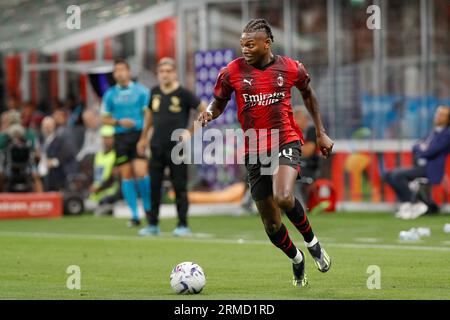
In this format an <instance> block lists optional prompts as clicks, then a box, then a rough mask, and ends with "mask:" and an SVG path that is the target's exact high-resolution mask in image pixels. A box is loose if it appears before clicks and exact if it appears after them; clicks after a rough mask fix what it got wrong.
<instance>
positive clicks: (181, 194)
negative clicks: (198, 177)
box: [169, 161, 191, 236]
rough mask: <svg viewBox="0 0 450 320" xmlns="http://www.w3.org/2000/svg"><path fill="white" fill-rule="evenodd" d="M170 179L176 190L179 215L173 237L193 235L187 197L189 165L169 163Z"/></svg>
mask: <svg viewBox="0 0 450 320" xmlns="http://www.w3.org/2000/svg"><path fill="white" fill-rule="evenodd" d="M169 166H170V179H171V181H172V185H173V188H174V190H175V197H176V206H177V213H178V224H177V227H176V228H175V230H174V231H173V235H175V236H184V235H188V234H190V233H191V231H190V229H189V228H188V222H187V213H188V207H189V202H188V196H187V165H186V164H185V163H180V164H174V163H173V162H172V161H169Z"/></svg>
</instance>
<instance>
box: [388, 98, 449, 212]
mask: <svg viewBox="0 0 450 320" xmlns="http://www.w3.org/2000/svg"><path fill="white" fill-rule="evenodd" d="M449 126H450V107H448V106H439V107H438V108H437V110H436V113H435V115H434V128H433V130H432V131H431V132H430V134H429V135H428V136H427V137H426V138H425V139H423V140H420V141H418V142H417V143H416V144H415V145H414V147H413V155H414V163H415V164H414V167H412V168H406V169H404V168H399V169H395V170H392V171H390V172H388V173H386V176H385V180H386V182H387V183H388V184H389V185H390V186H391V187H392V188H393V189H394V191H395V193H396V194H397V197H398V199H399V200H400V202H401V203H402V204H401V205H400V209H399V211H398V212H397V213H396V216H397V217H398V218H403V219H415V218H417V217H419V216H421V215H423V214H425V213H426V212H427V211H428V206H427V205H426V204H425V203H423V202H417V203H414V204H413V203H411V201H412V197H413V195H412V192H411V190H410V189H409V186H408V183H409V182H410V181H412V180H414V179H416V178H427V179H428V181H429V183H430V184H431V185H436V184H439V183H441V181H442V178H443V176H444V172H445V161H446V159H447V155H448V154H449V153H450V127H449Z"/></svg>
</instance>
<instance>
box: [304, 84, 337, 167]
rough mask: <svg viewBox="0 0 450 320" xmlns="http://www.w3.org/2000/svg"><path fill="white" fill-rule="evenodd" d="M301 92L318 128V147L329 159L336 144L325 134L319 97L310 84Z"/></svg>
mask: <svg viewBox="0 0 450 320" xmlns="http://www.w3.org/2000/svg"><path fill="white" fill-rule="evenodd" d="M300 92H301V94H302V98H303V102H304V104H305V106H306V109H308V112H309V114H310V115H311V117H312V119H313V121H314V126H315V127H316V136H317V145H318V146H319V148H320V151H321V152H322V154H323V156H324V157H325V158H328V156H329V155H330V153H331V150H332V149H333V145H334V143H333V141H332V140H331V139H330V138H329V137H328V135H327V134H326V132H325V128H324V126H323V122H322V117H321V115H320V107H319V102H318V101H317V96H316V94H315V92H314V90H313V89H312V88H311V86H310V85H309V84H307V85H306V86H304V87H303V88H302V89H300Z"/></svg>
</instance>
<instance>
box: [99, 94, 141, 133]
mask: <svg viewBox="0 0 450 320" xmlns="http://www.w3.org/2000/svg"><path fill="white" fill-rule="evenodd" d="M110 100H111V95H110V93H109V92H106V93H105V96H104V97H103V101H102V124H103V125H109V126H113V127H116V126H121V127H124V128H133V127H134V126H135V122H134V121H133V120H131V119H120V120H119V119H115V118H114V117H113V114H112V104H111V101H110Z"/></svg>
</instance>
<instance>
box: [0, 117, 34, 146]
mask: <svg viewBox="0 0 450 320" xmlns="http://www.w3.org/2000/svg"><path fill="white" fill-rule="evenodd" d="M0 121H1V126H0V151H1V150H3V149H4V148H5V147H6V144H7V142H8V139H9V137H8V135H7V134H6V131H7V130H8V128H9V127H11V126H12V125H21V123H22V119H21V115H20V113H19V112H17V111H16V110H9V111H5V112H3V113H2V115H1V120H0ZM25 137H26V140H27V141H29V142H30V143H31V147H32V149H33V152H34V153H35V154H37V155H38V154H39V141H38V139H37V135H36V133H35V131H34V130H33V129H30V128H25Z"/></svg>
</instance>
